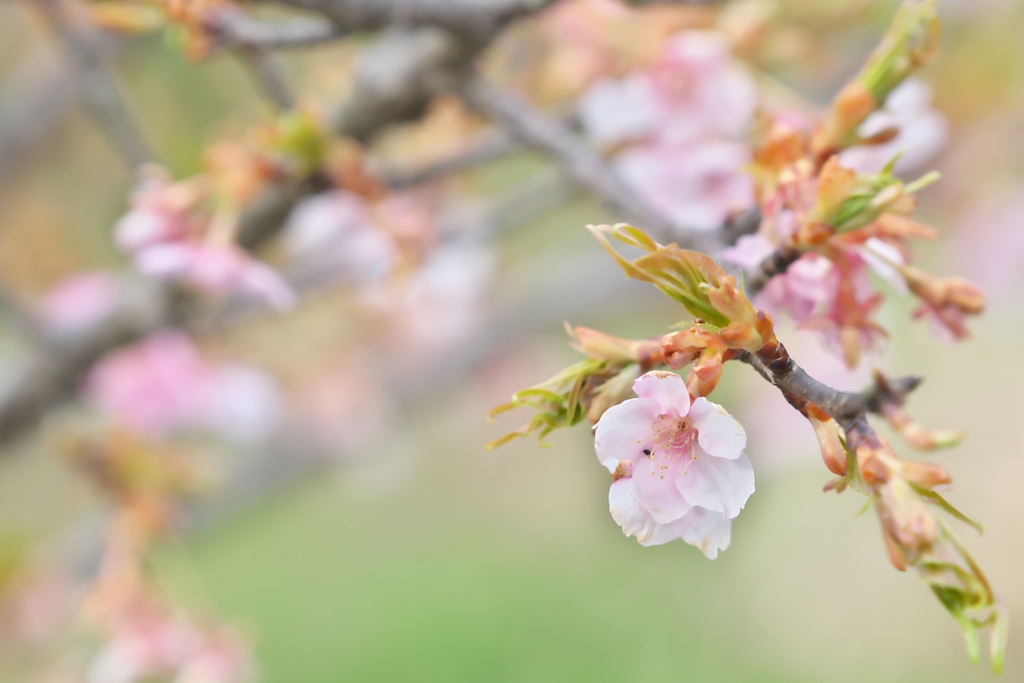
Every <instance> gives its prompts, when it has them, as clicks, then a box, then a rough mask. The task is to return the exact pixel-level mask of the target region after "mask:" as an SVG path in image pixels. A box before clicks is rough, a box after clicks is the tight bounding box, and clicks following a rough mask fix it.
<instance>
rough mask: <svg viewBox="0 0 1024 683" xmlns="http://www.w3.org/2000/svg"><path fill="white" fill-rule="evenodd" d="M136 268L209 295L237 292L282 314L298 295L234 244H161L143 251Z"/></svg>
mask: <svg viewBox="0 0 1024 683" xmlns="http://www.w3.org/2000/svg"><path fill="white" fill-rule="evenodd" d="M135 265H136V267H137V268H138V269H139V271H140V272H141V273H143V274H145V275H149V276H151V277H156V278H161V279H174V280H182V281H185V282H187V283H189V284H190V285H192V286H194V287H196V288H197V289H199V290H201V291H204V292H206V293H208V294H220V295H224V294H228V293H236V294H240V295H243V296H246V297H248V298H251V299H255V300H257V301H261V302H263V303H265V304H267V305H268V306H270V307H271V308H273V309H275V310H279V311H280V310H286V309H288V308H290V307H292V306H293V305H295V292H294V291H293V290H292V288H291V286H290V285H289V284H288V283H287V281H285V279H284V278H282V277H281V275H279V274H278V273H277V271H275V270H274V269H273V268H271V267H270V266H268V265H266V264H265V263H262V262H261V261H258V260H256V259H254V258H252V257H251V256H249V254H248V253H246V252H245V251H244V250H242V249H240V248H239V247H237V246H234V245H232V244H215V243H211V242H168V243H165V244H157V245H153V246H151V247H147V248H145V249H143V250H142V251H140V252H139V253H138V254H137V255H136V257H135Z"/></svg>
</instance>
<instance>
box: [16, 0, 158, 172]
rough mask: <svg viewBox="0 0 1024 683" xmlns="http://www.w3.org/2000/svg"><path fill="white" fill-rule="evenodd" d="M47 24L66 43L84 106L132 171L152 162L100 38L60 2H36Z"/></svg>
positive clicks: (50, 0)
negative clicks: (69, 15)
mask: <svg viewBox="0 0 1024 683" xmlns="http://www.w3.org/2000/svg"><path fill="white" fill-rule="evenodd" d="M34 2H35V4H36V6H37V7H38V8H39V10H40V12H41V13H42V14H43V16H44V17H45V19H46V21H47V23H49V25H50V27H51V28H52V29H53V31H54V33H56V34H57V37H58V38H59V39H60V41H61V43H63V45H64V48H65V49H66V50H67V53H68V56H69V57H70V59H71V62H72V66H73V68H74V70H75V71H76V73H77V77H78V78H77V80H78V89H79V94H80V96H81V99H82V104H83V105H84V106H85V108H86V111H88V113H89V116H90V117H91V118H92V119H93V122H94V123H95V124H96V125H97V126H98V127H99V128H100V130H102V131H103V132H104V133H105V134H106V136H107V138H108V140H109V141H110V143H111V145H113V147H114V149H115V150H116V151H117V153H118V154H119V155H120V156H121V158H122V160H123V161H124V163H125V164H126V165H127V166H128V167H129V169H130V170H134V169H135V168H136V167H137V166H139V165H141V164H144V163H146V162H147V161H150V160H151V159H152V155H151V153H150V151H149V147H148V146H147V145H146V143H145V141H144V140H143V137H142V134H141V133H140V131H139V129H138V127H137V126H136V124H135V120H134V119H133V118H132V115H131V114H130V112H129V111H128V108H127V106H126V104H125V102H124V99H123V98H122V97H121V93H120V92H119V90H118V86H117V82H116V79H115V78H114V75H113V74H112V73H111V71H110V68H109V65H108V64H107V61H106V56H105V54H104V52H105V48H104V46H103V43H102V41H101V39H100V36H99V35H98V34H97V33H96V32H95V31H93V30H92V29H91V27H88V26H86V25H83V24H80V23H79V24H78V25H76V24H75V23H74V22H73V20H72V19H70V18H69V17H68V16H67V13H66V12H65V10H64V8H63V7H62V6H61V5H60V3H59V1H58V0H34Z"/></svg>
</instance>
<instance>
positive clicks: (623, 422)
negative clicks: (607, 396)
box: [594, 398, 661, 472]
mask: <svg viewBox="0 0 1024 683" xmlns="http://www.w3.org/2000/svg"><path fill="white" fill-rule="evenodd" d="M660 410H661V408H660V406H659V405H658V403H657V401H652V400H651V399H647V398H631V399H629V400H628V401H623V402H622V403H620V404H619V405H617V406H612V407H611V408H609V409H608V410H607V411H606V412H605V414H604V415H602V416H601V419H600V420H599V421H598V423H597V425H596V426H595V427H594V430H595V436H594V448H595V450H596V451H597V459H598V460H599V461H600V462H601V464H602V465H604V466H605V467H607V468H608V471H609V472H614V471H615V468H616V467H618V466H619V461H620V460H634V459H636V458H638V457H643V449H644V448H648V447H649V446H650V444H651V441H652V440H653V439H654V428H653V425H654V422H655V421H656V420H657V419H658V412H659V411H660Z"/></svg>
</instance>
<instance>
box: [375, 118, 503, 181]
mask: <svg viewBox="0 0 1024 683" xmlns="http://www.w3.org/2000/svg"><path fill="white" fill-rule="evenodd" d="M519 149H521V146H520V145H519V144H518V143H517V142H516V141H515V140H513V139H512V138H511V137H509V136H508V135H507V134H506V133H504V132H503V131H500V130H492V131H487V132H486V133H484V134H481V135H480V136H479V137H478V139H477V140H476V141H474V142H472V143H470V144H469V145H466V148H465V149H464V150H461V151H459V152H456V153H455V154H452V155H451V156H448V157H444V158H442V159H438V160H437V161H434V162H432V163H430V164H427V165H425V166H422V167H420V168H416V169H412V170H405V169H385V170H384V171H383V173H382V175H383V177H384V181H385V182H386V183H387V184H388V185H389V186H390V187H393V188H395V189H402V188H406V187H410V186H412V185H419V184H420V183H425V182H429V181H431V180H434V179H436V178H439V177H443V176H448V175H453V174H456V173H461V172H462V171H467V170H469V169H472V168H475V167H476V166H480V165H481V164H485V163H487V162H489V161H494V160H495V159H499V158H501V157H503V156H506V155H508V154H511V153H512V152H515V151H517V150H519Z"/></svg>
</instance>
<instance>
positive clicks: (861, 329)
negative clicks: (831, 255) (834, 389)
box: [803, 249, 887, 368]
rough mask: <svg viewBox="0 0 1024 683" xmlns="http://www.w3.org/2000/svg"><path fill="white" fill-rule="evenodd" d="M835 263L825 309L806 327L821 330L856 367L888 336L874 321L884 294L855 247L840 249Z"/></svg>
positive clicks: (879, 347) (830, 274) (831, 272)
mask: <svg viewBox="0 0 1024 683" xmlns="http://www.w3.org/2000/svg"><path fill="white" fill-rule="evenodd" d="M832 263H833V267H832V269H831V270H830V272H829V274H828V278H827V285H826V286H827V287H828V292H829V296H828V300H827V301H826V302H825V306H824V309H823V310H822V311H821V312H820V313H818V314H817V315H815V316H814V317H812V318H810V319H808V320H806V321H804V323H803V327H805V328H808V329H816V330H819V331H820V332H821V333H822V336H823V337H824V339H825V343H826V345H827V346H828V347H829V348H831V349H833V350H834V351H836V352H837V353H839V354H840V355H841V356H842V358H843V360H844V361H845V362H846V366H847V367H849V368H854V367H856V366H857V364H858V363H859V362H860V359H861V357H862V355H863V353H864V352H867V353H875V352H878V351H880V350H881V348H882V345H883V343H884V341H885V339H886V337H887V335H886V332H885V330H883V329H882V328H881V327H880V326H879V325H878V323H876V322H875V321H874V312H875V309H877V308H878V306H879V305H880V304H881V303H882V295H881V294H878V293H877V292H876V291H875V290H874V288H873V287H872V286H871V282H870V281H869V280H868V276H867V267H866V264H865V263H864V260H863V259H862V258H861V257H860V256H859V255H858V254H857V253H856V252H855V251H853V250H850V249H847V250H843V251H841V252H838V253H837V254H836V260H835V261H833V262H832Z"/></svg>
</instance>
